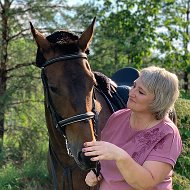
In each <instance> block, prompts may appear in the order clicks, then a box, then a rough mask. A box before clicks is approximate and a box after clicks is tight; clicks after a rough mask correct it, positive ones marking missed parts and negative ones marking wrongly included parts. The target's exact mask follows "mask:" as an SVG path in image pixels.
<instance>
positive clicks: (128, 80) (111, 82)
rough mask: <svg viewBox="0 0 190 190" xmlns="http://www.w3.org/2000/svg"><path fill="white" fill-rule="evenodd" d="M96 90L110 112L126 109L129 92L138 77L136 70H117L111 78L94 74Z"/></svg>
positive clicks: (128, 68) (127, 68)
mask: <svg viewBox="0 0 190 190" xmlns="http://www.w3.org/2000/svg"><path fill="white" fill-rule="evenodd" d="M94 76H95V78H96V81H97V84H96V89H97V90H98V91H99V92H100V93H101V94H102V96H103V97H104V99H105V101H106V102H107V104H108V106H109V108H110V110H111V112H112V113H113V112H115V111H118V110H120V109H124V108H126V105H127V101H128V97H129V90H130V88H131V86H132V85H133V82H134V80H136V79H137V78H138V77H139V72H138V70H136V69H134V68H132V67H126V68H123V69H120V70H118V71H117V72H116V73H114V74H113V76H112V77H111V78H109V77H107V76H105V75H104V74H102V73H100V72H94Z"/></svg>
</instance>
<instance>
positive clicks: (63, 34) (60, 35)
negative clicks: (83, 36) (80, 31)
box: [46, 30, 79, 43]
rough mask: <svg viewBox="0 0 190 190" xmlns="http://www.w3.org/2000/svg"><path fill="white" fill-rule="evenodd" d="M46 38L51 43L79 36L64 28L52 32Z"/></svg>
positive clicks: (71, 39) (76, 38)
mask: <svg viewBox="0 0 190 190" xmlns="http://www.w3.org/2000/svg"><path fill="white" fill-rule="evenodd" d="M46 38H47V40H48V41H49V42H51V43H57V42H60V43H69V42H71V41H75V40H78V38H79V37H78V36H77V35H76V34H74V33H71V32H68V31H65V30H59V31H55V32H53V33H52V34H50V35H49V36H47V37H46Z"/></svg>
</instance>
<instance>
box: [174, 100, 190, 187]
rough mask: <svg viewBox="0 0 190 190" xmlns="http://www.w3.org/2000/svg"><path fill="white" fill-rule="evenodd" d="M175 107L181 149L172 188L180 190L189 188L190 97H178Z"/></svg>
mask: <svg viewBox="0 0 190 190" xmlns="http://www.w3.org/2000/svg"><path fill="white" fill-rule="evenodd" d="M175 109H176V112H177V117H178V127H179V130H180V134H181V137H182V142H183V151H182V154H181V156H180V157H179V159H178V161H177V164H176V166H175V172H176V173H175V175H174V187H175V188H174V189H175V190H178V189H179V190H182V189H189V188H190V180H189V176H190V170H189V168H190V157H189V155H190V112H189V110H190V99H181V98H179V99H178V101H177V102H176V105H175Z"/></svg>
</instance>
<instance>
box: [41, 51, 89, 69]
mask: <svg viewBox="0 0 190 190" xmlns="http://www.w3.org/2000/svg"><path fill="white" fill-rule="evenodd" d="M78 58H83V59H87V55H86V53H82V52H80V53H76V54H68V55H64V56H59V57H55V58H52V59H49V60H47V61H46V62H45V63H43V65H42V67H46V66H48V65H51V64H52V63H56V62H59V61H65V60H71V59H78Z"/></svg>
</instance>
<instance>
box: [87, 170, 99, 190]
mask: <svg viewBox="0 0 190 190" xmlns="http://www.w3.org/2000/svg"><path fill="white" fill-rule="evenodd" d="M101 180H102V175H101V174H100V175H99V176H98V177H96V175H95V174H94V172H93V171H92V170H91V171H90V172H89V173H88V174H87V176H86V179H85V182H86V184H87V185H88V186H90V187H93V186H95V185H97V183H98V182H99V181H101Z"/></svg>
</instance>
